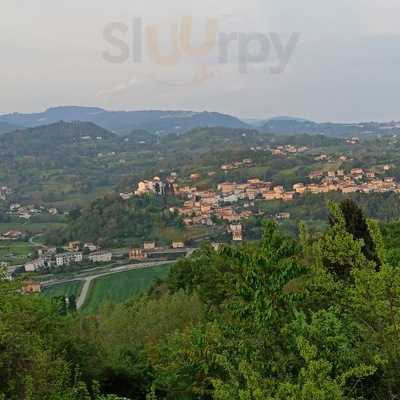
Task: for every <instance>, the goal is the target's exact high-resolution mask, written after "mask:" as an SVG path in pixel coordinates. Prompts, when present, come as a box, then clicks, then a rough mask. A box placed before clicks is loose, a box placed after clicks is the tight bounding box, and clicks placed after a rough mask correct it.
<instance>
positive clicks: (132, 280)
mask: <svg viewBox="0 0 400 400" xmlns="http://www.w3.org/2000/svg"><path fill="white" fill-rule="evenodd" d="M169 270H170V266H169V265H160V266H157V267H154V268H148V269H140V270H134V271H128V272H121V273H120V274H113V275H109V276H105V277H102V278H98V279H96V280H94V281H93V282H92V286H91V288H90V292H89V295H88V298H87V300H86V303H85V304H84V306H83V312H84V313H85V314H91V313H94V312H96V311H98V310H99V308H100V307H101V306H102V305H104V304H106V303H115V304H117V303H123V302H125V301H126V300H128V299H129V298H131V297H134V296H136V295H138V294H141V293H143V292H145V291H146V290H148V289H149V288H150V287H151V285H152V284H153V283H154V282H155V281H156V280H157V279H163V278H166V276H167V275H168V273H169Z"/></svg>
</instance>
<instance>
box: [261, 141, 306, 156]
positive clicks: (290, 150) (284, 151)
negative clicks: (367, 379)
mask: <svg viewBox="0 0 400 400" xmlns="http://www.w3.org/2000/svg"><path fill="white" fill-rule="evenodd" d="M269 150H270V151H271V153H272V154H273V155H274V156H286V155H288V154H299V153H304V152H305V151H307V150H309V147H307V146H300V147H296V146H293V145H291V144H287V145H285V146H277V147H274V148H270V149H269Z"/></svg>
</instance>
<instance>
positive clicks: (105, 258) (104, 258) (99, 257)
mask: <svg viewBox="0 0 400 400" xmlns="http://www.w3.org/2000/svg"><path fill="white" fill-rule="evenodd" d="M89 260H90V261H91V262H94V263H98V262H110V261H111V260H112V253H111V251H97V252H95V253H92V254H90V255H89Z"/></svg>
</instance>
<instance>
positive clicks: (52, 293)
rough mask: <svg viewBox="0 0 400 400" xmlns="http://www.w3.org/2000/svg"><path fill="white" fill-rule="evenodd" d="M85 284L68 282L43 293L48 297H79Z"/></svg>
mask: <svg viewBox="0 0 400 400" xmlns="http://www.w3.org/2000/svg"><path fill="white" fill-rule="evenodd" d="M82 284H83V282H80V281H77V282H68V283H64V284H60V285H56V286H51V287H49V288H47V289H45V290H44V291H43V295H44V296H47V297H61V296H75V297H78V296H79V293H80V291H81V288H82Z"/></svg>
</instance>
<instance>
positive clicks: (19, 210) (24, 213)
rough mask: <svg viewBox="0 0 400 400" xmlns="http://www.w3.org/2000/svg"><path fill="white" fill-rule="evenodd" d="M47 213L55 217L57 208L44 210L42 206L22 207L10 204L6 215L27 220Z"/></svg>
mask: <svg viewBox="0 0 400 400" xmlns="http://www.w3.org/2000/svg"><path fill="white" fill-rule="evenodd" d="M43 213H48V214H50V215H57V214H58V210H57V208H46V207H43V206H40V207H35V206H34V205H27V206H23V205H21V204H18V203H14V204H11V205H10V207H9V211H7V214H8V215H12V216H14V217H18V218H22V219H26V220H29V219H31V218H32V217H33V216H35V215H39V214H43Z"/></svg>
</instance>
